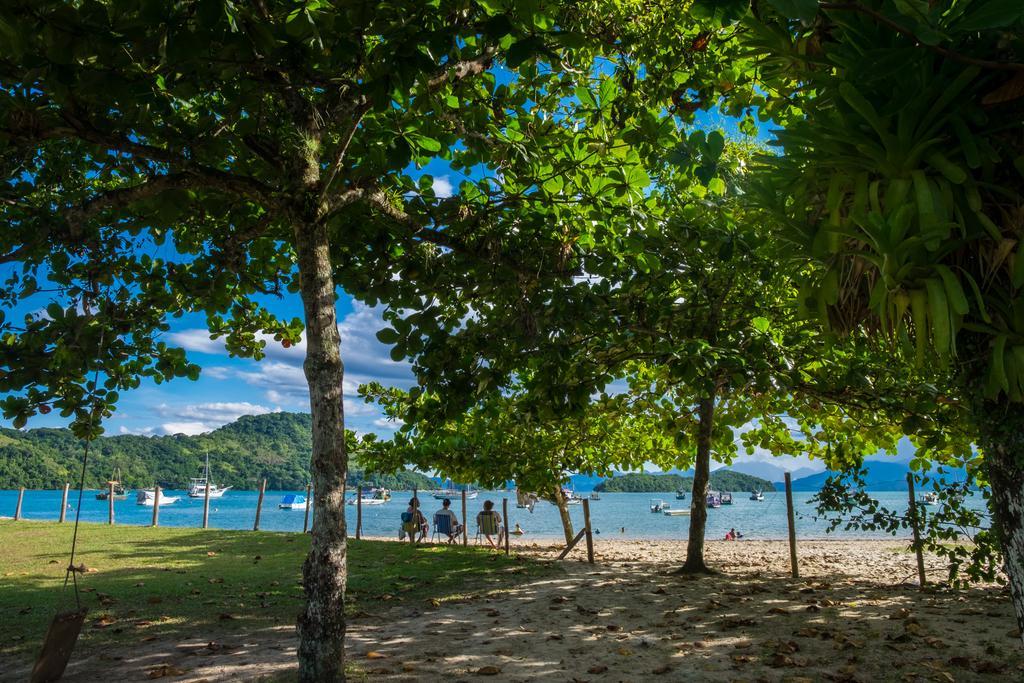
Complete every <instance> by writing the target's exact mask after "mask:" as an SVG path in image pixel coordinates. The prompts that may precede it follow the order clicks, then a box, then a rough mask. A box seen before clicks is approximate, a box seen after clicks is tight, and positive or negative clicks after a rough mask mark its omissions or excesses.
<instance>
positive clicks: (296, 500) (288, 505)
mask: <svg viewBox="0 0 1024 683" xmlns="http://www.w3.org/2000/svg"><path fill="white" fill-rule="evenodd" d="M277 507H278V509H280V510H305V509H306V508H308V507H309V501H308V500H306V497H305V496H300V495H298V494H294V493H289V494H288V495H287V496H285V497H284V498H282V499H281V502H280V503H278V504H277Z"/></svg>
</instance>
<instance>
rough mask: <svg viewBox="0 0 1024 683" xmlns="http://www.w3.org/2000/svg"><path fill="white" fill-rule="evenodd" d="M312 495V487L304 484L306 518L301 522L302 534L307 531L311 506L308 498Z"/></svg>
mask: <svg viewBox="0 0 1024 683" xmlns="http://www.w3.org/2000/svg"><path fill="white" fill-rule="evenodd" d="M312 495H313V485H312V484H306V518H305V519H304V520H302V533H306V532H307V531H309V506H310V505H312V504H313V501H311V500H310V499H309V498H310V496H312Z"/></svg>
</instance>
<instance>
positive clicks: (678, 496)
mask: <svg viewBox="0 0 1024 683" xmlns="http://www.w3.org/2000/svg"><path fill="white" fill-rule="evenodd" d="M676 500H686V491H684V490H682V489H679V490H678V491H676Z"/></svg>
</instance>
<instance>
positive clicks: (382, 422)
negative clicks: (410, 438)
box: [373, 417, 402, 431]
mask: <svg viewBox="0 0 1024 683" xmlns="http://www.w3.org/2000/svg"><path fill="white" fill-rule="evenodd" d="M373 426H374V427H380V428H381V429H390V430H392V431H393V430H396V429H399V428H401V426H402V422H401V420H389V419H388V418H386V417H379V418H377V419H376V420H374V421H373Z"/></svg>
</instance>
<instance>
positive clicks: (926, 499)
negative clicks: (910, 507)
mask: <svg viewBox="0 0 1024 683" xmlns="http://www.w3.org/2000/svg"><path fill="white" fill-rule="evenodd" d="M921 502H922V503H924V504H925V505H938V504H939V494H938V493H936V492H935V491H928V492H927V493H925V494H924V495H922V496H921Z"/></svg>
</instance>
